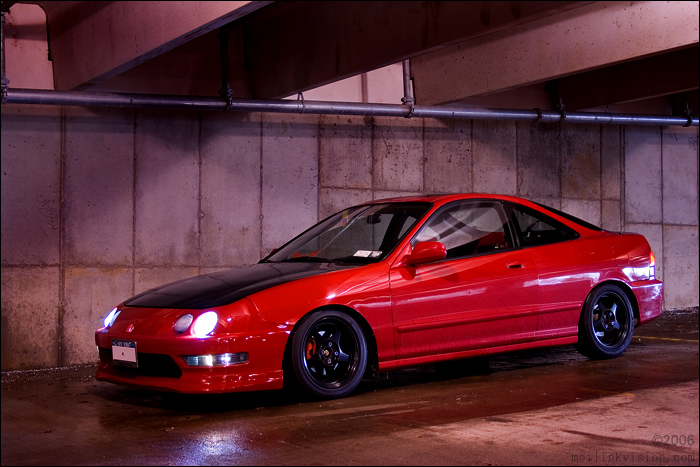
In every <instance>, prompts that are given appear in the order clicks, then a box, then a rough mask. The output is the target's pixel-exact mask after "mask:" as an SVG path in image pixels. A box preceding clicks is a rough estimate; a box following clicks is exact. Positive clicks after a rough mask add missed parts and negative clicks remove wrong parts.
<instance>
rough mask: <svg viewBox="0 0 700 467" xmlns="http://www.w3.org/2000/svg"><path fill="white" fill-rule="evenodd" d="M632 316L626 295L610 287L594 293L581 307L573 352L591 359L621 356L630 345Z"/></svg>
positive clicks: (602, 287)
mask: <svg viewBox="0 0 700 467" xmlns="http://www.w3.org/2000/svg"><path fill="white" fill-rule="evenodd" d="M633 333H634V312H633V311H632V303H631V302H630V299H629V298H628V297H627V295H626V294H625V292H623V291H622V289H620V288H619V287H618V286H616V285H612V284H606V285H602V286H600V287H598V288H596V289H594V290H593V291H592V292H591V293H590V295H589V296H588V298H587V299H586V303H585V304H584V305H583V311H582V312H581V319H580V320H579V326H578V343H577V344H576V349H577V350H578V351H579V352H581V353H582V354H583V355H585V356H586V357H589V358H593V359H605V358H615V357H619V356H620V355H622V353H623V352H624V351H625V349H627V346H628V345H629V344H630V342H631V341H632V334H633Z"/></svg>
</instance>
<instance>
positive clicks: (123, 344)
mask: <svg viewBox="0 0 700 467" xmlns="http://www.w3.org/2000/svg"><path fill="white" fill-rule="evenodd" d="M112 362H113V363H114V364H115V365H122V366H130V367H132V368H137V367H138V366H139V363H138V361H137V358H136V342H134V341H122V340H119V339H112Z"/></svg>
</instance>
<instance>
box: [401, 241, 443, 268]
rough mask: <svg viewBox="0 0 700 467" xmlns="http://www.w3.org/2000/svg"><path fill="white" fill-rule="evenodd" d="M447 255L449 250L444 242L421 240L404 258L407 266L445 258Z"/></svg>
mask: <svg viewBox="0 0 700 467" xmlns="http://www.w3.org/2000/svg"><path fill="white" fill-rule="evenodd" d="M446 256H447V250H446V249H445V245H443V244H442V243H440V242H420V243H417V244H416V246H415V247H414V248H413V251H412V252H411V254H410V255H407V256H406V257H405V258H404V263H405V264H406V266H417V265H419V264H425V263H432V262H433V261H440V260H443V259H445V257H446Z"/></svg>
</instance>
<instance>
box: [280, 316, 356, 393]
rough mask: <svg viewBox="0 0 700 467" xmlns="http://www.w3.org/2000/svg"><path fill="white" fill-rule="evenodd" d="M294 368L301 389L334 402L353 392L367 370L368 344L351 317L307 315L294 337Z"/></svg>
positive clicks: (292, 348)
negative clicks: (335, 399)
mask: <svg viewBox="0 0 700 467" xmlns="http://www.w3.org/2000/svg"><path fill="white" fill-rule="evenodd" d="M291 359H292V368H293V369H294V374H295V376H296V379H297V381H298V383H299V385H300V386H301V388H302V389H303V390H304V391H306V392H307V393H308V394H311V395H312V396H314V397H319V398H323V399H334V398H340V397H345V396H347V395H348V394H350V393H351V392H353V391H354V390H355V389H356V388H357V386H358V385H359V384H360V381H362V377H363V375H364V373H365V369H366V368H367V343H366V341H365V337H364V335H363V333H362V329H361V328H360V326H359V325H358V324H357V322H356V321H355V320H354V319H353V318H352V317H351V316H349V315H348V314H346V313H343V312H340V311H335V310H321V311H317V312H315V313H312V314H310V315H309V316H307V317H306V318H305V319H304V320H303V321H302V322H301V323H300V324H299V325H298V328H297V329H296V331H295V332H294V335H293V337H292V347H291Z"/></svg>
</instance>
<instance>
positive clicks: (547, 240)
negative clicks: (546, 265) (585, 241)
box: [510, 204, 579, 246]
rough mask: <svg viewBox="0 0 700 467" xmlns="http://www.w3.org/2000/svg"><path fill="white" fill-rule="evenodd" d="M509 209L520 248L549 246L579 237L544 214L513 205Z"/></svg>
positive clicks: (573, 231) (576, 233)
mask: <svg viewBox="0 0 700 467" xmlns="http://www.w3.org/2000/svg"><path fill="white" fill-rule="evenodd" d="M510 207H511V209H512V219H513V224H514V225H515V230H516V232H517V234H518V236H519V238H520V245H521V246H538V245H549V244H551V243H557V242H563V241H566V240H572V239H574V238H578V237H579V234H578V232H576V231H575V230H573V229H571V228H569V227H567V226H565V225H564V224H562V223H561V222H559V221H557V220H555V219H552V218H551V217H549V216H547V215H546V214H544V213H541V212H539V211H536V210H534V209H530V208H527V207H525V206H519V205H515V204H511V205H510Z"/></svg>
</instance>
